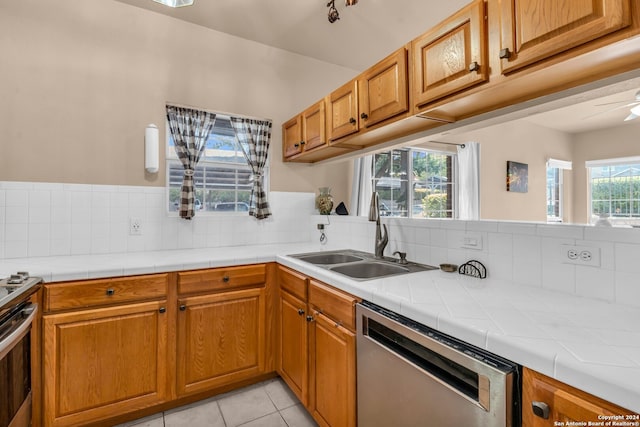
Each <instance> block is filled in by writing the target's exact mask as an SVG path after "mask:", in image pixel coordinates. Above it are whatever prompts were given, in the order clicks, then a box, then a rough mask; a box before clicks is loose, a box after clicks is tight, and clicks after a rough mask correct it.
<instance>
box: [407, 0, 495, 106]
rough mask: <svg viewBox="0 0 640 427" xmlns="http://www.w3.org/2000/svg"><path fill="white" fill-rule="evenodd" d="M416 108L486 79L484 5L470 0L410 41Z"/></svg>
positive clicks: (478, 1) (479, 0)
mask: <svg viewBox="0 0 640 427" xmlns="http://www.w3.org/2000/svg"><path fill="white" fill-rule="evenodd" d="M411 52H412V55H413V67H414V68H413V103H414V105H415V106H416V107H418V108H419V107H421V106H424V105H425V104H427V103H429V102H432V101H435V100H437V99H440V98H442V97H445V96H447V95H450V94H453V93H455V92H458V91H460V90H463V89H466V88H468V87H471V86H474V85H476V84H478V83H481V82H484V81H486V80H487V79H488V75H489V64H488V61H487V53H486V52H487V31H486V20H485V6H484V2H483V1H482V0H477V1H474V2H473V3H471V4H469V5H468V6H466V7H465V8H463V9H461V10H460V11H458V12H457V13H456V14H454V15H453V16H451V17H450V18H448V19H447V20H445V21H443V22H442V23H440V24H439V25H438V26H436V27H434V28H433V29H431V30H430V31H428V32H426V33H425V34H423V35H422V36H420V37H418V38H417V39H415V40H413V42H412V43H411Z"/></svg>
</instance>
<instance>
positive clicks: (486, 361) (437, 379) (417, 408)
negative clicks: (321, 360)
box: [356, 301, 521, 427]
mask: <svg viewBox="0 0 640 427" xmlns="http://www.w3.org/2000/svg"><path fill="white" fill-rule="evenodd" d="M356 315H357V364H358V368H357V372H358V425H359V426H361V427H378V426H380V427H390V426H393V427H418V426H425V427H448V426H452V427H453V426H455V427H461V426H464V427H520V425H521V421H520V417H521V409H520V404H521V399H520V390H521V385H520V371H521V367H520V366H519V365H517V364H515V363H513V362H510V361H508V360H505V359H503V358H501V357H498V356H496V355H493V354H491V353H488V352H487V351H485V350H483V349H480V348H477V347H474V346H472V345H470V344H467V343H464V342H462V341H460V340H458V339H455V338H453V337H450V336H448V335H445V334H442V333H440V332H438V331H436V330H434V329H431V328H428V327H427V326H424V325H422V324H419V323H417V322H414V321H412V320H411V319H408V318H406V317H404V316H401V315H399V314H397V313H394V312H392V311H389V310H386V309H384V308H382V307H379V306H377V305H375V304H372V303H369V302H367V301H363V302H362V303H361V304H358V305H357V306H356Z"/></svg>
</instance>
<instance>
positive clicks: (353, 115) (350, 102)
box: [327, 79, 358, 141]
mask: <svg viewBox="0 0 640 427" xmlns="http://www.w3.org/2000/svg"><path fill="white" fill-rule="evenodd" d="M327 129H328V132H329V140H330V141H335V140H336V139H340V138H342V137H344V136H347V135H351V134H352V133H355V132H357V131H358V81H357V80H355V79H354V80H351V81H350V82H349V83H347V84H345V85H343V86H342V87H340V88H339V89H336V90H334V91H333V92H332V93H331V95H329V99H328V118H327Z"/></svg>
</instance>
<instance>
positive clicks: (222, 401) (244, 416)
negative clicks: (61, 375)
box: [116, 378, 317, 427]
mask: <svg viewBox="0 0 640 427" xmlns="http://www.w3.org/2000/svg"><path fill="white" fill-rule="evenodd" d="M134 426H135V427H183V426H185V427H237V426H242V427H315V426H317V424H316V423H315V421H314V420H313V418H311V415H309V413H308V412H307V411H306V410H305V409H304V407H303V406H302V405H301V404H300V402H299V401H298V400H297V398H296V397H295V395H294V394H293V393H292V392H291V391H290V390H289V388H288V387H287V386H286V385H285V384H284V382H282V380H281V379H279V378H276V379H273V380H268V381H265V382H262V383H259V384H255V385H252V386H249V387H245V388H242V389H239V390H235V391H232V392H230V393H226V394H221V395H220V396H216V397H213V398H211V399H206V400H202V401H200V402H196V403H193V404H191V405H187V406H182V407H180V408H175V409H172V410H170V411H166V412H161V413H158V414H155V415H152V416H150V417H146V418H142V419H139V420H135V421H131V422H128V423H126V424H120V425H119V426H116V427H134Z"/></svg>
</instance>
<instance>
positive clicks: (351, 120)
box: [349, 117, 358, 125]
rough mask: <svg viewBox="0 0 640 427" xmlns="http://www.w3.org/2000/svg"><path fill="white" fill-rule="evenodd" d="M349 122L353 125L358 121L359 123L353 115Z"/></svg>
mask: <svg viewBox="0 0 640 427" xmlns="http://www.w3.org/2000/svg"><path fill="white" fill-rule="evenodd" d="M349 123H351V124H352V125H355V124H356V123H358V121H357V120H356V119H354V118H353V117H351V118H349Z"/></svg>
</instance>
